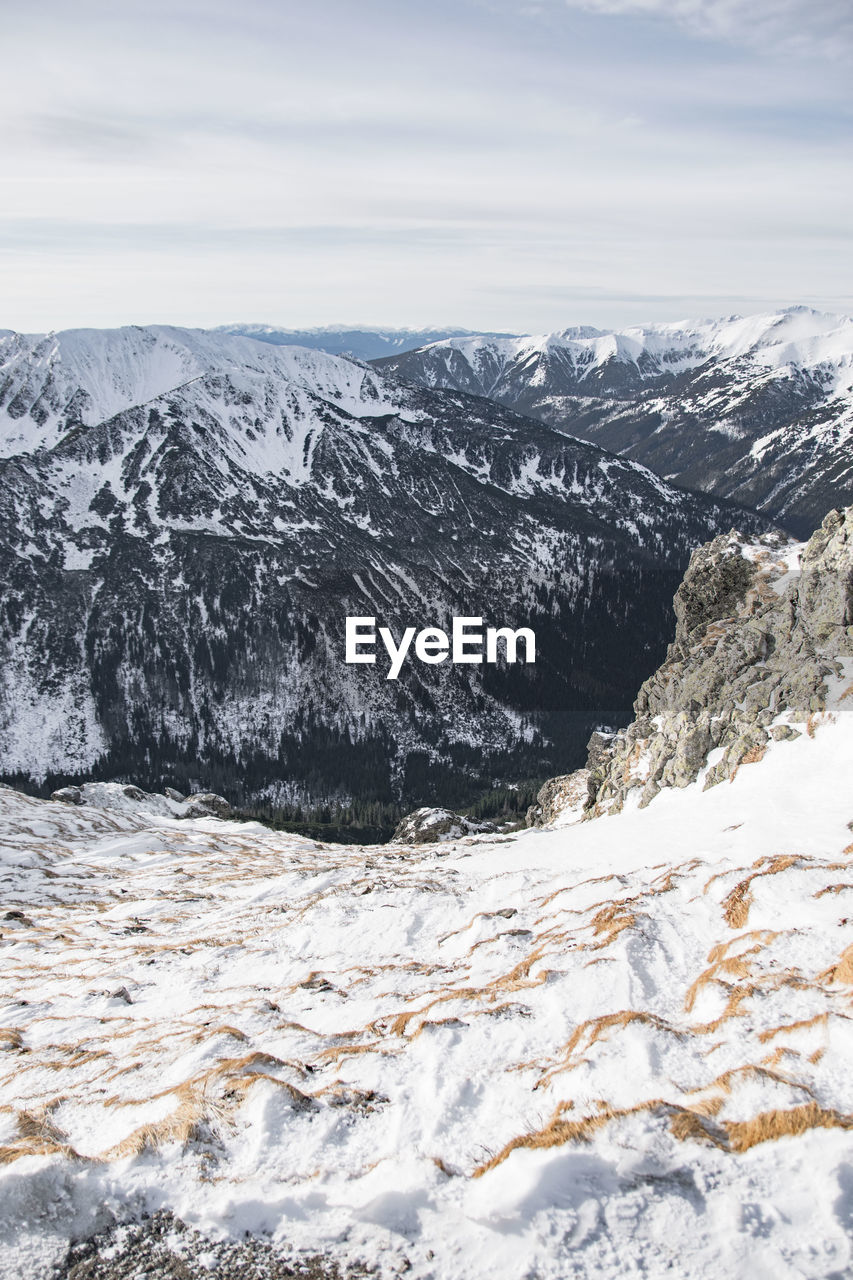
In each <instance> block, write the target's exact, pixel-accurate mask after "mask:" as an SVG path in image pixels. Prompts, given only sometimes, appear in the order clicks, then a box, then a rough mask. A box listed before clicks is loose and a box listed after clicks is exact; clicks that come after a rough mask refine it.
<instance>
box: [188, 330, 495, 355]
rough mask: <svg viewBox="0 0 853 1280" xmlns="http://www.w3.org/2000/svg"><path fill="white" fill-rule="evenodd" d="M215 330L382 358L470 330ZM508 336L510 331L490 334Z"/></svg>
mask: <svg viewBox="0 0 853 1280" xmlns="http://www.w3.org/2000/svg"><path fill="white" fill-rule="evenodd" d="M213 332H214V333H225V334H232V335H235V336H238V337H244V338H255V339H256V340H257V341H258V342H271V343H272V344H273V345H274V346H286V347H309V348H311V349H312V350H315V351H326V352H327V353H328V354H329V355H332V356H354V357H355V358H356V359H357V360H378V359H379V358H380V357H382V356H393V355H400V353H401V352H403V351H413V350H414V349H415V348H416V347H423V346H426V345H427V343H430V342H441V341H443V340H444V339H446V338H456V337H460V336H465V335H467V334H469V333H470V330H468V329H371V328H362V329H348V328H336V327H335V326H334V325H326V326H323V327H321V328H317V329H277V328H275V327H274V326H273V325H267V324H224V325H220V326H219V327H218V328H217V329H214V330H213ZM486 336H488V337H490V338H505V337H507V336H508V335H507V334H497V333H493V334H488V335H486Z"/></svg>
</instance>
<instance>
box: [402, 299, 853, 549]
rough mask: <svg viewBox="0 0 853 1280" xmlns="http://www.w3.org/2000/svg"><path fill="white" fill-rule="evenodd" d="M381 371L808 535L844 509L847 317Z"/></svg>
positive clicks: (555, 345)
mask: <svg viewBox="0 0 853 1280" xmlns="http://www.w3.org/2000/svg"><path fill="white" fill-rule="evenodd" d="M379 367H380V368H381V369H383V370H384V371H387V372H393V373H396V374H397V375H399V376H401V377H404V378H406V379H409V380H410V381H413V382H416V383H418V385H421V386H425V387H429V388H431V389H445V390H453V391H464V392H466V393H468V394H473V395H479V396H486V397H488V398H490V399H492V400H494V401H496V402H497V403H499V404H503V405H506V406H508V407H510V408H513V409H515V410H516V411H518V412H520V413H525V414H528V415H530V416H532V417H536V418H539V419H540V420H542V421H543V422H546V423H548V425H549V426H552V427H554V428H556V429H557V430H559V431H566V432H569V433H570V434H571V435H573V436H577V437H579V438H581V439H583V440H588V441H590V442H592V443H595V444H599V445H601V446H603V447H604V448H607V449H612V450H613V451H614V452H616V453H619V454H620V455H622V456H623V457H627V458H632V459H634V460H635V461H637V462H641V463H643V465H645V466H648V467H650V468H651V469H652V470H653V471H655V472H657V473H658V474H659V475H661V476H664V477H665V478H666V479H667V480H669V481H670V482H672V483H673V484H677V485H680V486H682V487H685V488H689V489H695V490H701V491H703V492H706V493H713V494H716V495H717V496H719V497H725V498H729V499H731V500H732V501H735V502H739V503H742V504H743V505H744V506H747V507H751V508H755V509H758V510H760V511H763V512H765V513H766V514H767V515H768V516H769V517H771V518H772V519H774V520H776V521H778V522H780V523H781V524H783V525H784V526H785V527H786V528H788V529H789V530H790V531H791V532H792V533H794V534H796V535H797V536H801V537H805V536H807V535H808V534H809V533H811V531H812V530H813V529H814V528H815V526H816V525H817V524H819V523H820V521H821V520H822V519H823V517H824V515H825V514H826V512H827V510H828V509H829V508H830V507H833V506H835V505H838V504H839V503H849V502H850V501H851V500H853V320H851V319H850V318H849V317H844V316H835V315H825V314H822V313H819V312H816V311H813V310H810V309H809V308H807V307H792V308H789V309H788V310H784V311H779V312H774V313H771V314H767V315H758V316H750V317H746V318H744V317H740V316H731V317H728V318H726V319H723V320H713V321H703V322H695V323H679V324H654V325H648V326H645V327H629V328H625V329H620V330H612V331H605V330H600V329H593V328H585V327H578V328H573V329H566V330H563V331H561V332H558V333H550V334H546V335H543V336H526V337H516V338H495V337H493V336H492V335H489V334H484V335H481V336H472V335H466V336H462V337H454V338H448V339H444V340H443V341H439V342H434V343H431V344H429V345H427V346H424V347H422V348H420V349H418V350H415V351H410V352H406V353H401V354H398V355H395V356H388V357H386V358H384V359H383V360H381V361H380V363H379Z"/></svg>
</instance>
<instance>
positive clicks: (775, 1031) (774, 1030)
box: [758, 1013, 829, 1044]
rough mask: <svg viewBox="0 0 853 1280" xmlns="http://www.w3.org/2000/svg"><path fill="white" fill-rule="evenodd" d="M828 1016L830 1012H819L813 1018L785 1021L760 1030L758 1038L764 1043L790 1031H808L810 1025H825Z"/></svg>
mask: <svg viewBox="0 0 853 1280" xmlns="http://www.w3.org/2000/svg"><path fill="white" fill-rule="evenodd" d="M828 1018H829V1014H828V1013H817V1014H815V1016H814V1017H813V1018H800V1019H799V1020H798V1021H797V1022H783V1023H782V1024H781V1025H780V1026H778V1027H769V1028H768V1029H767V1030H766V1031H759V1033H758V1039H759V1040H760V1041H761V1043H762V1044H766V1043H767V1041H768V1040H773V1039H774V1038H775V1037H776V1036H780V1035H786V1034H787V1033H788V1032H790V1031H806V1030H808V1028H809V1027H825V1026H826V1023H827V1020H828Z"/></svg>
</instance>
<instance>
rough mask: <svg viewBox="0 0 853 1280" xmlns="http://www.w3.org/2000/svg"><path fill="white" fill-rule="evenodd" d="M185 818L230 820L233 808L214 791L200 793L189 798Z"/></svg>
mask: <svg viewBox="0 0 853 1280" xmlns="http://www.w3.org/2000/svg"><path fill="white" fill-rule="evenodd" d="M187 806H188V807H187V811H186V813H185V814H184V815H183V816H184V817H185V818H209V817H210V816H211V815H212V816H213V817H215V818H229V817H230V816H231V806H230V804H229V803H228V801H227V800H226V799H225V797H224V796H218V795H216V793H215V792H213V791H198V792H196V793H195V794H194V795H191V796H189V797H188V800H187Z"/></svg>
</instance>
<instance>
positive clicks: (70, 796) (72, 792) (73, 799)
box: [50, 787, 83, 804]
mask: <svg viewBox="0 0 853 1280" xmlns="http://www.w3.org/2000/svg"><path fill="white" fill-rule="evenodd" d="M50 798H51V800H60V801H61V802H62V803H63V804H82V803H83V793H82V791H81V790H80V788H79V787H60V788H59V790H58V791H52V792H51V793H50Z"/></svg>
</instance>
